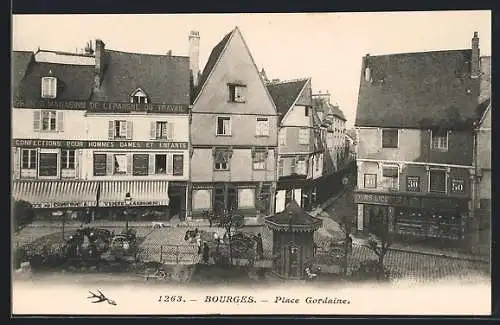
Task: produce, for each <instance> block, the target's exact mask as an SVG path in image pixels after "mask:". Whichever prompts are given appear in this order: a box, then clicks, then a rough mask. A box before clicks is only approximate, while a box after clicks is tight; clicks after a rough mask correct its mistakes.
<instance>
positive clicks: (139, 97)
mask: <svg viewBox="0 0 500 325" xmlns="http://www.w3.org/2000/svg"><path fill="white" fill-rule="evenodd" d="M130 102H131V103H134V104H147V103H148V102H149V100H148V95H147V94H146V92H145V91H144V90H142V89H141V88H137V89H136V90H135V91H134V92H133V93H132V95H131V96H130Z"/></svg>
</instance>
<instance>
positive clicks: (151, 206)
mask: <svg viewBox="0 0 500 325" xmlns="http://www.w3.org/2000/svg"><path fill="white" fill-rule="evenodd" d="M98 184H99V196H98V206H99V209H98V216H97V218H99V219H107V220H127V221H146V220H169V219H170V218H171V217H173V215H174V213H178V212H179V211H182V210H181V209H182V207H179V206H176V207H175V209H172V208H171V205H170V197H169V182H168V181H164V180H141V181H121V180H116V181H115V180H110V181H98ZM184 190H185V187H184ZM174 193H175V194H177V191H175V192H174ZM174 196H175V201H174V202H175V204H179V202H178V201H179V200H178V195H174ZM174 202H172V203H174Z"/></svg>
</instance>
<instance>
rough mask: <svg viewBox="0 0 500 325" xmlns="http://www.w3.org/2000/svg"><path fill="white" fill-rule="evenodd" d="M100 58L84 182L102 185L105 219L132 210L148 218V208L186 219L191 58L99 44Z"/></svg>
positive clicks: (88, 118) (97, 53)
mask: <svg viewBox="0 0 500 325" xmlns="http://www.w3.org/2000/svg"><path fill="white" fill-rule="evenodd" d="M95 58H96V63H97V64H96V68H95V78H94V84H93V92H92V97H91V103H92V104H91V106H90V107H89V109H88V110H87V112H86V122H87V123H86V124H87V130H86V132H87V140H88V141H89V148H88V149H86V150H84V152H83V155H84V157H85V159H84V162H85V163H84V172H85V173H84V177H85V179H88V180H93V181H97V182H99V184H100V197H99V205H100V206H101V207H102V209H101V212H102V213H103V214H104V215H106V214H114V213H115V210H116V209H114V208H116V207H118V208H119V207H124V206H125V207H128V209H130V207H131V206H133V207H137V209H136V210H137V211H138V212H137V213H135V214H139V216H142V215H144V217H146V216H147V215H148V214H152V211H143V210H144V209H143V208H142V207H148V208H154V210H156V211H157V212H158V213H157V214H158V215H160V214H161V213H163V214H164V215H165V216H166V217H170V216H178V217H180V218H184V217H185V216H186V212H187V209H186V202H187V201H186V198H187V195H186V192H187V184H188V180H189V58H188V57H182V56H173V55H172V54H171V52H169V53H168V54H166V55H151V54H139V53H127V52H120V51H115V50H107V49H106V48H105V45H104V43H103V42H102V41H100V40H97V41H96V51H95ZM118 210H119V209H118ZM106 211H107V213H106Z"/></svg>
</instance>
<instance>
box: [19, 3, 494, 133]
mask: <svg viewBox="0 0 500 325" xmlns="http://www.w3.org/2000/svg"><path fill="white" fill-rule="evenodd" d="M235 26H238V27H239V28H240V30H241V32H242V34H243V37H244V38H245V40H246V42H247V45H248V46H249V48H250V51H251V52H252V56H253V57H254V60H255V62H256V64H257V66H258V68H259V70H260V69H261V68H264V69H265V70H266V72H267V75H268V77H269V78H270V79H274V78H279V79H282V80H283V79H294V78H302V77H312V87H313V92H315V93H316V92H318V91H322V92H326V91H329V92H330V93H331V94H332V100H333V102H337V103H338V104H339V105H340V108H341V109H342V110H343V111H344V113H345V115H346V117H347V119H348V122H347V124H348V127H351V126H352V125H353V123H354V118H355V110H356V104H357V96H358V88H359V78H360V69H361V59H362V57H363V56H364V55H365V54H367V53H370V54H371V55H380V54H390V53H403V52H420V51H435V50H448V49H463V48H470V47H471V38H472V36H473V32H474V31H477V32H478V33H479V39H480V48H481V55H491V12H490V11H440V12H437V11H434V12H392V13H375V12H372V13H313V14H311V13H307V14H203V15H199V14H189V15H180V14H176V15H163V14H161V15H160V14H155V15H135V14H134V15H132V14H129V15H14V16H13V29H12V30H13V38H12V43H13V44H12V47H13V49H14V50H33V51H34V50H36V49H37V48H38V47H40V48H41V49H48V50H59V51H70V52H74V51H76V48H83V47H85V44H86V43H87V42H88V41H89V40H95V39H96V38H100V39H102V40H103V41H104V43H105V44H106V48H109V49H114V50H119V51H129V52H139V53H151V54H165V53H166V52H167V51H168V50H169V49H171V50H172V54H173V55H184V56H187V53H188V34H189V31H190V30H198V31H199V32H200V37H201V40H200V68H201V69H203V67H204V66H205V63H206V61H207V59H208V56H209V55H210V51H211V50H212V48H213V47H214V46H215V45H216V44H217V43H218V42H219V41H220V40H221V39H222V37H223V36H224V35H225V34H226V33H228V32H229V31H231V30H232V29H233V28H234V27H235Z"/></svg>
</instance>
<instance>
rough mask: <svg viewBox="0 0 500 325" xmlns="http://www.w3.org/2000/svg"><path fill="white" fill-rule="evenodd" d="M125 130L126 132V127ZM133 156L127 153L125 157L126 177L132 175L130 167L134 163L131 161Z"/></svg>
mask: <svg viewBox="0 0 500 325" xmlns="http://www.w3.org/2000/svg"><path fill="white" fill-rule="evenodd" d="M127 130H128V127H127ZM133 156H134V155H133V154H131V153H129V154H128V155H127V175H132V166H133V164H134V161H133Z"/></svg>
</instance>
